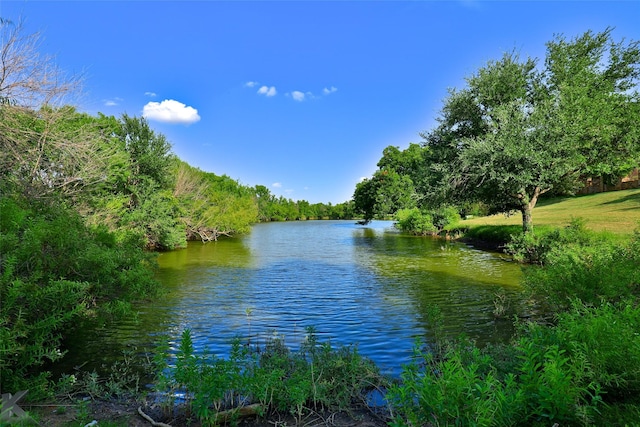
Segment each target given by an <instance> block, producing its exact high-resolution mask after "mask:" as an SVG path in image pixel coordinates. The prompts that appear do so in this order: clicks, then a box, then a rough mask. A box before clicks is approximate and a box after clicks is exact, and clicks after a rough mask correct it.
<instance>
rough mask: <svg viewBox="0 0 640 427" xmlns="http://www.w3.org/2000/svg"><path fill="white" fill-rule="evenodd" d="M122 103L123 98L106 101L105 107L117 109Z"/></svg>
mask: <svg viewBox="0 0 640 427" xmlns="http://www.w3.org/2000/svg"><path fill="white" fill-rule="evenodd" d="M121 101H122V98H113V99H105V100H104V105H105V107H115V106H116V105H118V104H120V102H121Z"/></svg>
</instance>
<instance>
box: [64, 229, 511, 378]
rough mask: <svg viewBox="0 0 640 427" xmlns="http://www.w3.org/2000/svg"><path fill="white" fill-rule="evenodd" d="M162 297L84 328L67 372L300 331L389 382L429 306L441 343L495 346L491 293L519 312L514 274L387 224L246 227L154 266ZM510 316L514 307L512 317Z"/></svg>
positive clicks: (463, 248) (500, 326) (504, 324)
mask: <svg viewBox="0 0 640 427" xmlns="http://www.w3.org/2000/svg"><path fill="white" fill-rule="evenodd" d="M159 264H160V271H159V273H158V279H159V280H160V281H161V282H162V283H163V284H164V286H166V288H167V292H166V294H165V295H164V296H163V298H161V299H160V300H158V301H154V302H153V303H151V304H146V305H143V306H140V307H138V311H139V315H138V316H137V318H130V319H125V320H123V321H120V322H118V323H116V324H109V325H103V326H101V327H92V328H91V330H89V331H85V332H84V334H83V335H82V336H81V337H79V339H78V341H77V342H76V343H71V354H70V357H69V363H72V364H79V363H82V361H86V360H87V359H91V364H92V365H94V366H96V365H99V364H100V363H108V362H111V361H113V359H115V358H117V357H118V355H119V354H120V353H121V351H122V349H123V348H127V347H130V348H133V347H134V346H135V348H137V349H142V348H149V349H150V348H153V347H154V344H155V343H156V342H157V340H159V339H168V340H169V342H170V346H171V348H172V349H173V351H175V350H176V348H177V346H178V344H179V340H180V335H181V333H182V331H183V330H185V329H187V328H188V329H190V330H191V332H192V337H193V340H194V344H195V346H196V350H197V351H203V350H204V349H205V348H206V349H207V351H209V352H212V353H215V354H217V355H220V356H225V355H226V354H227V353H228V351H229V349H230V342H231V341H232V340H233V339H234V338H235V337H240V338H241V339H243V340H244V341H247V340H251V342H252V343H258V344H259V343H261V342H264V341H265V340H266V339H268V338H269V337H271V336H273V335H274V334H277V335H278V336H280V337H284V340H285V342H286V343H287V344H288V345H289V346H290V347H292V348H296V347H297V346H298V345H299V344H300V342H301V341H302V340H303V339H304V337H305V333H306V331H305V329H306V328H307V327H309V326H312V327H314V328H315V330H316V331H317V334H318V337H319V338H320V340H322V341H326V340H329V341H330V342H331V343H332V345H335V346H339V345H351V344H354V345H357V346H358V349H359V351H360V353H361V354H363V355H365V356H367V357H369V358H371V359H373V360H374V361H375V362H376V363H377V364H378V365H379V366H380V367H381V368H382V369H383V371H385V372H388V373H392V374H395V375H397V374H398V373H399V372H400V369H401V366H402V364H404V363H406V362H407V361H408V360H409V358H410V355H411V350H412V348H413V345H414V342H415V338H416V337H420V338H421V339H423V341H427V342H428V341H429V340H431V339H432V335H431V332H430V325H429V323H428V312H429V310H430V308H431V307H433V305H437V306H438V307H439V308H440V310H441V311H442V313H443V315H444V324H445V330H446V333H447V335H449V336H451V337H454V336H457V335H459V334H461V333H464V334H466V335H467V336H469V337H471V338H474V339H476V340H478V341H479V342H480V343H486V342H492V341H493V342H495V341H501V340H505V339H507V338H508V337H509V336H510V334H511V333H512V326H511V322H509V321H505V320H496V318H495V317H494V315H493V310H494V300H495V296H496V294H497V293H502V294H504V295H506V296H507V297H508V299H509V300H510V304H511V309H516V308H514V306H518V305H519V304H521V303H522V302H521V299H522V293H521V288H520V285H519V281H520V277H521V271H520V267H519V266H518V265H517V264H516V263H513V262H510V261H509V260H508V259H507V258H506V257H504V256H502V255H499V254H495V253H490V252H484V251H480V250H477V249H474V248H472V247H469V246H467V245H464V244H461V243H451V242H446V241H443V240H437V239H431V238H423V237H414V236H408V235H404V234H401V233H399V232H398V231H396V230H395V229H394V228H393V226H392V223H391V222H388V221H374V222H373V223H371V224H369V225H368V226H366V227H363V226H359V225H356V224H354V223H353V222H352V221H306V222H277V223H266V224H258V225H256V226H254V227H253V230H252V232H251V233H250V234H249V235H247V236H244V237H239V238H233V239H225V240H221V241H218V242H212V243H206V244H203V243H199V242H197V243H196V242H194V243H190V244H189V247H188V248H187V249H183V250H177V251H173V252H167V253H163V254H161V255H160V257H159ZM516 310H517V309H516Z"/></svg>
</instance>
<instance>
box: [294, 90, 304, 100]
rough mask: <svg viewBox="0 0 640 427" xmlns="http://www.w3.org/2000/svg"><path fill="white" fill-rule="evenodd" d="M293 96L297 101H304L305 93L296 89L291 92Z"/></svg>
mask: <svg viewBox="0 0 640 427" xmlns="http://www.w3.org/2000/svg"><path fill="white" fill-rule="evenodd" d="M291 96H292V97H293V99H295V100H296V101H304V93H303V92H300V91H297V90H294V91H293V92H291Z"/></svg>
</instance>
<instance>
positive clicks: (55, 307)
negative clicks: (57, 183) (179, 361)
mask: <svg viewBox="0 0 640 427" xmlns="http://www.w3.org/2000/svg"><path fill="white" fill-rule="evenodd" d="M152 265H153V260H152V258H150V257H149V255H148V254H145V253H144V252H143V250H142V248H141V247H139V246H136V245H135V242H134V241H124V242H117V241H116V238H115V237H114V236H113V235H111V234H109V233H108V232H107V231H106V230H104V229H97V230H92V229H89V228H87V227H86V226H85V225H84V224H83V222H82V220H81V219H80V217H79V216H78V215H77V214H76V213H74V212H72V211H71V210H68V209H66V208H65V207H64V206H63V205H60V206H53V205H37V204H35V203H32V205H31V206H30V207H25V206H23V205H22V203H21V202H20V200H17V199H11V198H8V197H2V198H0V301H2V304H0V339H1V343H0V369H1V370H2V376H1V378H0V388H2V389H7V390H17V389H22V388H30V389H31V390H32V393H31V396H33V397H35V396H36V395H37V394H38V391H41V392H43V393H47V390H46V389H47V385H46V378H47V373H46V372H41V369H42V366H43V365H44V364H45V363H47V362H54V361H56V360H58V359H60V358H61V357H62V355H63V353H64V349H63V348H62V346H61V343H62V340H63V336H64V334H65V333H69V331H71V330H72V329H73V325H74V324H75V323H77V321H78V320H79V319H80V318H81V317H83V316H89V315H94V314H95V311H96V310H97V311H100V312H104V307H107V306H109V303H112V302H117V301H125V302H126V301H129V300H133V299H137V298H143V297H145V296H147V295H150V294H152V293H153V292H155V290H156V282H155V280H154V279H153V271H152V268H151V267H152ZM111 305H112V306H114V307H118V306H121V304H111ZM29 382H31V386H29Z"/></svg>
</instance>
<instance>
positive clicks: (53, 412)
mask: <svg viewBox="0 0 640 427" xmlns="http://www.w3.org/2000/svg"><path fill="white" fill-rule="evenodd" d="M139 407H140V408H142V410H143V412H144V413H145V414H147V415H148V416H149V417H151V418H152V419H153V420H154V421H156V422H161V423H165V424H168V425H170V426H172V427H181V426H189V427H200V426H201V423H199V422H198V421H196V420H195V418H194V417H191V416H189V415H188V414H187V412H186V411H185V410H184V408H181V407H176V409H175V410H174V411H173V413H171V414H166V413H165V412H163V410H162V409H161V408H160V407H159V406H157V405H149V404H148V403H146V402H137V401H127V400H117V401H116V400H106V401H87V402H81V403H78V404H51V405H32V406H30V407H29V406H28V405H25V408H23V409H25V410H26V411H29V413H30V414H32V415H33V418H34V419H35V420H36V421H37V423H38V424H40V425H41V426H47V427H49V426H51V427H72V426H73V427H75V426H80V427H84V426H86V425H87V424H89V425H92V427H93V426H95V427H100V426H106V425H108V426H109V427H116V426H127V427H149V426H152V424H151V423H150V422H149V421H147V420H145V419H144V418H143V417H142V416H141V415H140V414H139V413H138V408H139ZM93 421H96V423H94V424H91V423H92V422H93ZM388 421H389V420H388V419H387V418H386V417H385V415H384V414H376V413H374V412H372V411H371V410H369V409H366V408H357V409H354V410H352V411H350V412H349V413H347V412H329V411H322V412H312V413H310V414H308V415H306V416H304V417H302V418H301V419H300V420H298V419H297V418H296V417H293V416H291V415H288V414H275V415H272V416H270V417H266V418H263V417H249V418H246V419H243V420H239V421H238V422H237V425H238V426H243V427H285V426H296V425H300V426H305V427H312V426H336V427H347V426H348V427H383V426H387V423H388Z"/></svg>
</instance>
